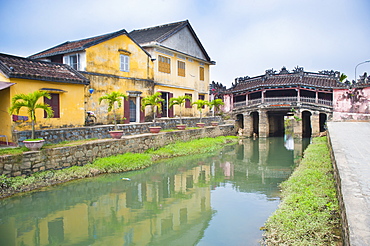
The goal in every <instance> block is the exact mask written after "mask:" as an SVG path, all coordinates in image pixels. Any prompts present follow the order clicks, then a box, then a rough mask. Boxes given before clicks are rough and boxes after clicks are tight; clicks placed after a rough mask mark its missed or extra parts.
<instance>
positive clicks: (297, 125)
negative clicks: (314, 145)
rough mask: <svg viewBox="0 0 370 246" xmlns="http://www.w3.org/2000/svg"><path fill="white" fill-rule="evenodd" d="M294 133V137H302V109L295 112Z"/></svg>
mask: <svg viewBox="0 0 370 246" xmlns="http://www.w3.org/2000/svg"><path fill="white" fill-rule="evenodd" d="M293 133H294V138H302V134H303V124H302V113H301V111H300V110H297V111H296V112H294V122H293Z"/></svg>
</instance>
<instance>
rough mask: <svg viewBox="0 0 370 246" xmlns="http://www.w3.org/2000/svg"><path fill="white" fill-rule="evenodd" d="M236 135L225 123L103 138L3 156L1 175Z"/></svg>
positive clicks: (26, 173) (87, 161) (28, 172)
mask: <svg viewBox="0 0 370 246" xmlns="http://www.w3.org/2000/svg"><path fill="white" fill-rule="evenodd" d="M227 135H235V131H234V125H232V124H225V125H220V126H216V127H205V128H199V129H190V130H185V131H173V132H160V133H159V134H151V133H146V134H139V135H131V136H123V137H122V138H121V139H99V140H94V141H91V142H88V143H85V144H81V145H78V146H67V147H59V148H52V149H41V151H29V152H24V153H23V154H21V155H6V156H0V175H1V174H5V175H8V176H20V175H29V174H31V173H34V172H38V171H43V170H48V169H60V168H65V167H71V166H83V165H86V164H88V163H91V162H93V161H94V160H95V159H97V158H101V157H107V156H112V155H118V154H124V153H127V152H132V153H141V152H144V151H145V150H147V149H150V148H159V147H162V146H164V145H167V144H170V143H174V142H176V141H189V140H193V139H198V138H205V137H217V136H227Z"/></svg>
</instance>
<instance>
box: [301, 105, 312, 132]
mask: <svg viewBox="0 0 370 246" xmlns="http://www.w3.org/2000/svg"><path fill="white" fill-rule="evenodd" d="M311 116H312V113H311V112H310V111H308V110H304V111H302V137H304V138H307V137H311V135H312V124H311V118H312V117H311Z"/></svg>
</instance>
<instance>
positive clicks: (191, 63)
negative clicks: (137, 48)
mask: <svg viewBox="0 0 370 246" xmlns="http://www.w3.org/2000/svg"><path fill="white" fill-rule="evenodd" d="M148 52H150V53H151V54H152V56H153V57H155V58H156V61H155V62H154V78H155V82H156V83H160V84H162V85H156V86H155V88H154V90H155V91H158V90H162V91H166V92H171V93H173V94H174V95H173V96H174V97H178V96H183V95H185V93H191V94H192V95H193V102H194V101H196V100H198V98H199V95H204V96H205V100H207V101H208V100H209V97H208V93H209V83H210V81H209V80H210V76H209V72H210V71H209V64H206V63H204V62H202V61H200V60H196V59H193V58H190V57H185V59H184V56H183V55H178V54H175V53H172V55H170V54H164V53H161V52H158V51H157V50H156V49H148ZM158 56H163V57H167V58H170V59H171V66H170V67H171V72H170V73H164V72H160V71H159V68H158V66H159V59H158ZM178 61H181V62H184V63H185V76H179V75H178ZM200 67H203V68H204V80H200V76H199V75H200V72H199V70H200V69H199V68H200ZM163 84H164V85H169V86H163ZM208 111H209V109H208V107H206V108H205V109H204V110H203V114H204V115H205V114H206V113H207V112H208ZM178 114H179V107H177V106H176V107H175V108H174V115H178ZM198 114H199V113H198V111H197V110H196V109H195V106H194V109H192V110H190V109H185V108H183V116H198Z"/></svg>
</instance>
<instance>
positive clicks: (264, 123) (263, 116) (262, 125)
mask: <svg viewBox="0 0 370 246" xmlns="http://www.w3.org/2000/svg"><path fill="white" fill-rule="evenodd" d="M258 115H259V130H258V132H259V137H261V138H266V137H268V136H269V132H270V130H269V118H268V114H267V111H266V110H260V111H259V114H258Z"/></svg>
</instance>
